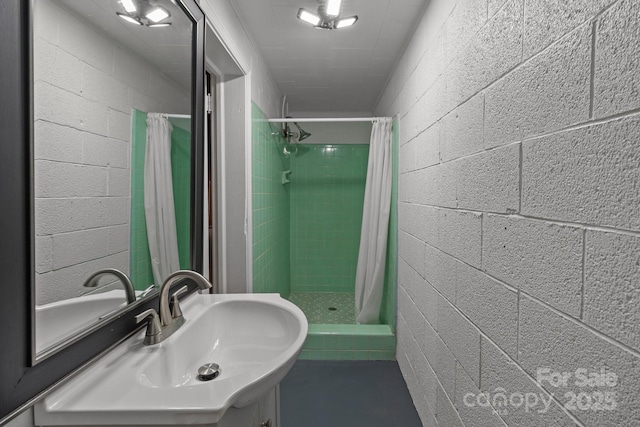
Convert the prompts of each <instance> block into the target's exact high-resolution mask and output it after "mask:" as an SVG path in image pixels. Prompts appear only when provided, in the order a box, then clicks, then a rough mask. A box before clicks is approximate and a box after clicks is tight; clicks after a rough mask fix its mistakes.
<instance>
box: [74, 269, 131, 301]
mask: <svg viewBox="0 0 640 427" xmlns="http://www.w3.org/2000/svg"><path fill="white" fill-rule="evenodd" d="M109 274H110V275H113V276H116V277H117V278H118V280H120V282H121V283H122V286H124V292H125V295H126V297H127V303H128V304H131V303H132V302H134V301H135V300H136V292H135V290H134V289H133V284H132V283H131V279H129V276H127V275H126V274H125V273H123V272H122V271H120V270H118V269H116V268H105V269H103V270H98V271H96V272H95V273H93V274H92V275H91V276H89V278H88V279H87V280H85V282H84V283H83V284H82V286H84V287H85V288H97V287H98V282H99V280H100V278H101V277H102V276H106V275H109Z"/></svg>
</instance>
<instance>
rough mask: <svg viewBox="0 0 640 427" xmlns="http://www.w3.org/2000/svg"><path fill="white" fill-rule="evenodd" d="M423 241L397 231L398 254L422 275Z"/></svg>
mask: <svg viewBox="0 0 640 427" xmlns="http://www.w3.org/2000/svg"><path fill="white" fill-rule="evenodd" d="M424 251H425V249H424V242H421V241H420V240H418V239H416V238H415V237H413V236H411V235H409V234H407V233H405V232H403V231H401V232H400V233H398V256H399V257H400V258H402V259H403V260H405V261H406V262H407V264H409V265H410V266H411V268H413V269H414V270H415V271H417V272H418V273H419V274H420V275H421V276H423V277H424Z"/></svg>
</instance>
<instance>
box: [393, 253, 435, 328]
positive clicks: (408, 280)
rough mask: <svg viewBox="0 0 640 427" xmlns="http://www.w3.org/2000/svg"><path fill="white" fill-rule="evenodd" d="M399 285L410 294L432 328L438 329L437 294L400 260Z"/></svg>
mask: <svg viewBox="0 0 640 427" xmlns="http://www.w3.org/2000/svg"><path fill="white" fill-rule="evenodd" d="M398 283H399V284H400V286H402V287H403V288H404V290H405V291H406V292H407V294H409V297H411V299H412V300H413V302H414V303H415V305H416V307H417V308H418V309H419V310H420V312H421V313H422V315H423V316H424V317H425V318H426V320H427V321H428V322H429V323H430V324H431V326H432V327H433V328H436V327H437V326H436V325H437V314H438V310H437V309H438V300H437V298H436V293H435V291H434V289H433V288H432V287H431V285H430V284H429V283H427V281H426V280H425V279H424V278H423V277H422V276H420V275H419V274H418V272H417V271H415V270H414V269H413V268H411V266H409V264H407V263H406V262H405V261H404V260H402V259H400V260H398Z"/></svg>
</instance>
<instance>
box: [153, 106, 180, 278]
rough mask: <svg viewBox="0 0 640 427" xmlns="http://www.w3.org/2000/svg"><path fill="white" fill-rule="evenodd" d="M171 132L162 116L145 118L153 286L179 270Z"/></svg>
mask: <svg viewBox="0 0 640 427" xmlns="http://www.w3.org/2000/svg"><path fill="white" fill-rule="evenodd" d="M172 129H173V127H172V126H171V123H169V120H167V118H166V117H164V116H163V115H162V114H159V113H149V114H147V147H146V151H145V157H144V212H145V219H146V222H147V237H148V241H149V252H150V254H151V268H152V270H153V279H154V280H155V284H156V285H157V286H160V285H162V283H163V282H164V280H165V279H166V278H167V276H168V275H169V274H171V273H172V272H174V271H176V270H179V269H180V261H179V258H178V237H177V232H176V213H175V207H174V203H173V180H172V177H171V131H172Z"/></svg>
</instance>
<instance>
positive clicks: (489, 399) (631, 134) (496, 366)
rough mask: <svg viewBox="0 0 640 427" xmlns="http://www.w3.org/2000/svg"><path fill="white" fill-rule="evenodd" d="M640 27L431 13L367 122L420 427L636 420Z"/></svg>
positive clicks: (544, 4)
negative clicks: (377, 127)
mask: <svg viewBox="0 0 640 427" xmlns="http://www.w3.org/2000/svg"><path fill="white" fill-rule="evenodd" d="M638 28H640V3H639V2H637V1H634V0H617V1H616V0H598V1H591V0H589V1H587V0H569V1H547V0H457V1H453V0H431V2H430V3H429V5H428V6H427V9H426V12H425V14H424V16H423V17H422V20H421V22H420V24H419V25H418V27H417V29H416V31H415V34H414V36H413V38H412V39H411V41H410V42H409V44H408V46H407V47H406V50H405V52H404V54H403V57H402V59H401V60H400V62H399V63H398V66H397V68H396V70H395V72H394V74H393V75H392V77H391V78H390V80H389V82H388V84H387V87H386V89H385V91H384V93H383V95H382V96H381V98H380V100H379V103H378V106H377V109H376V112H375V114H376V115H385V116H392V115H397V116H398V117H399V121H400V179H399V193H400V206H399V257H400V259H399V279H398V287H399V289H398V348H397V359H398V361H399V363H400V366H401V369H402V372H403V374H404V376H405V379H406V381H407V384H408V386H409V389H410V391H411V394H412V397H413V399H414V403H415V404H416V407H417V409H418V412H419V413H420V417H421V419H422V422H423V424H424V425H425V426H441V427H451V426H473V427H477V426H492V427H493V426H514V427H515V426H517V427H528V426H598V427H600V426H637V425H640V215H639V214H638V209H639V207H640V154H639V153H640V145H639V143H640V62H639V61H638V57H640V31H638ZM562 375H564V376H562ZM582 375H587V376H589V375H591V377H592V379H595V380H601V381H593V382H591V383H585V382H584V381H582ZM562 379H564V381H562ZM505 397H506V399H507V400H506V401H505V400H504V398H505Z"/></svg>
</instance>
